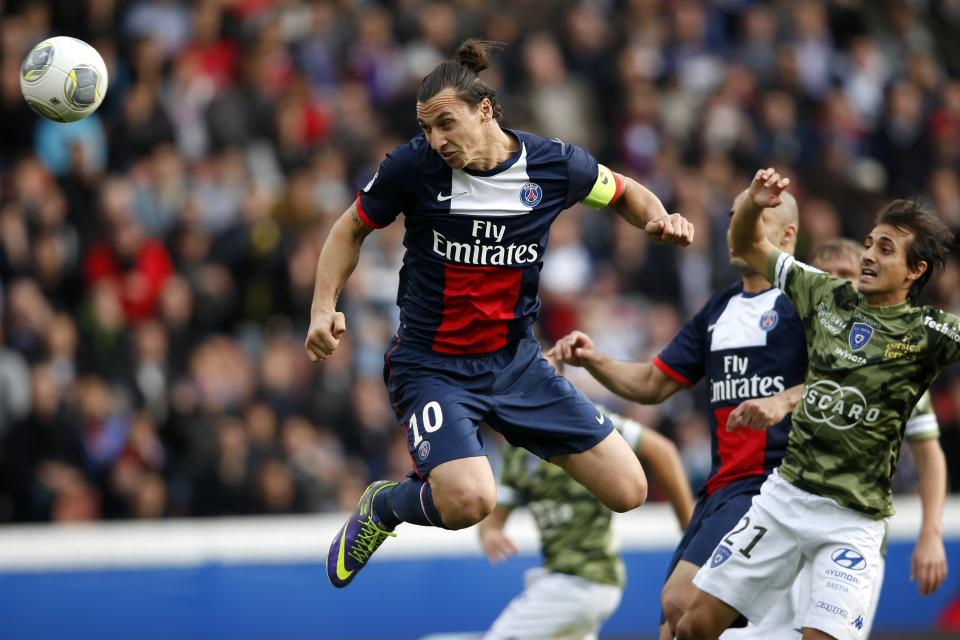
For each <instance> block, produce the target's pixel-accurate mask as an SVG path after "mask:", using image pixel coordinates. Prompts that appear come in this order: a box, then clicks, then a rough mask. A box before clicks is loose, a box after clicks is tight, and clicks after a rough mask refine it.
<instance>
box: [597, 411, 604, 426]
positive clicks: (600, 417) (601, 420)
mask: <svg viewBox="0 0 960 640" xmlns="http://www.w3.org/2000/svg"><path fill="white" fill-rule="evenodd" d="M597 422H599V423H600V424H603V414H602V413H601V414H600V415H598V416H597Z"/></svg>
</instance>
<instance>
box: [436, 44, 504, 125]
mask: <svg viewBox="0 0 960 640" xmlns="http://www.w3.org/2000/svg"><path fill="white" fill-rule="evenodd" d="M503 46H504V45H503V43H502V42H495V41H493V40H476V39H473V38H471V39H470V40H466V41H465V42H464V43H463V44H461V45H460V48H459V49H457V52H456V53H455V54H454V56H453V60H448V61H447V62H442V63H440V64H438V65H437V67H436V68H435V69H434V70H433V71H431V72H430V73H428V74H427V75H426V77H424V79H423V80H421V81H420V88H419V89H418V90H417V102H426V101H427V100H429V99H430V98H432V97H433V96H435V95H437V94H438V93H440V92H441V91H443V90H444V89H446V88H448V87H452V88H453V89H455V90H456V92H457V97H458V98H460V99H461V100H463V101H464V102H466V103H467V104H468V105H470V106H471V107H474V108H475V107H476V106H477V105H478V104H480V101H481V100H483V99H484V98H489V100H490V103H491V104H492V105H493V117H494V118H496V119H497V120H499V119H500V116H501V115H502V114H503V109H501V107H500V103H499V102H498V101H497V92H496V91H494V90H493V89H491V88H490V87H489V86H488V85H487V83H486V82H484V81H483V80H481V79H480V76H479V75H477V74H478V73H480V72H481V71H483V70H484V69H486V68H487V67H489V66H490V54H489V51H490V49H502V48H503Z"/></svg>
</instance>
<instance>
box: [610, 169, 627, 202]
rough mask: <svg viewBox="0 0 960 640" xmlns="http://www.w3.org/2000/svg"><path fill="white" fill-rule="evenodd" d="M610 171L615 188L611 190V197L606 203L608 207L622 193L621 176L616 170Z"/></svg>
mask: <svg viewBox="0 0 960 640" xmlns="http://www.w3.org/2000/svg"><path fill="white" fill-rule="evenodd" d="M611 173H613V184H614V187H615V189H614V191H613V197H612V198H610V204H608V205H607V206H608V207H609V206H610V205H612V204H613V203H614V202H616V201H617V200H619V199H620V196H622V195H623V176H622V175H620V174H619V173H617V172H616V171H612V172H611Z"/></svg>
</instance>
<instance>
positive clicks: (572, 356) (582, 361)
mask: <svg viewBox="0 0 960 640" xmlns="http://www.w3.org/2000/svg"><path fill="white" fill-rule="evenodd" d="M549 354H550V355H551V356H554V357H556V358H557V359H559V360H561V361H562V362H565V363H566V364H572V365H573V366H575V367H583V368H585V369H586V370H587V371H589V372H590V375H592V376H593V377H594V378H596V379H597V382H599V383H600V384H602V385H603V386H605V387H606V388H607V389H609V390H610V391H612V392H613V393H615V394H617V395H618V396H620V397H622V398H626V399H628V400H633V401H634V402H639V403H641V404H659V403H661V402H663V401H664V400H666V399H667V398H669V397H670V396H672V395H673V394H674V393H676V392H677V391H679V390H680V389H683V388H684V386H683V385H682V384H681V383H680V382H678V381H676V380H674V379H673V378H671V377H669V376H667V374H665V373H664V372H663V371H661V370H660V369H658V368H657V367H655V366H653V364H652V363H650V362H625V361H623V360H615V359H614V358H611V357H610V356H608V355H607V354H605V353H602V352H600V351H598V350H597V348H596V347H595V346H594V344H593V340H592V339H591V338H590V336H588V335H587V334H585V333H583V332H582V331H573V332H571V333H570V334H568V335H566V336H564V337H562V338H560V340H558V341H557V343H556V344H555V345H554V346H553V348H552V349H551V350H550V351H549Z"/></svg>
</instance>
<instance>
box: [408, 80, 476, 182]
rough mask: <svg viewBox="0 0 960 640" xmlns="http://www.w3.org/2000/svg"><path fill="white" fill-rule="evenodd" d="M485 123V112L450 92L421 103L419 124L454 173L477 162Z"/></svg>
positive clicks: (432, 146) (446, 90)
mask: <svg viewBox="0 0 960 640" xmlns="http://www.w3.org/2000/svg"><path fill="white" fill-rule="evenodd" d="M482 122H483V113H482V109H480V108H473V107H471V106H470V105H468V104H467V103H466V102H464V101H463V100H461V99H460V98H458V97H457V94H456V92H455V91H454V90H453V89H450V88H448V89H444V90H443V91H441V92H440V93H438V94H437V95H435V96H433V97H432V98H430V99H429V100H427V101H426V102H418V103H417V123H418V124H419V125H420V128H421V129H423V133H424V134H425V135H426V136H427V142H429V143H430V147H431V148H432V149H433V150H434V151H436V152H437V153H438V154H440V157H441V158H443V161H444V162H446V163H447V164H448V165H449V166H450V167H452V168H454V169H463V168H464V167H465V166H467V165H468V164H470V163H471V162H473V161H474V160H475V159H476V158H477V152H478V151H479V150H480V143H481V139H482V136H483V128H482V126H481V125H482Z"/></svg>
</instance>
